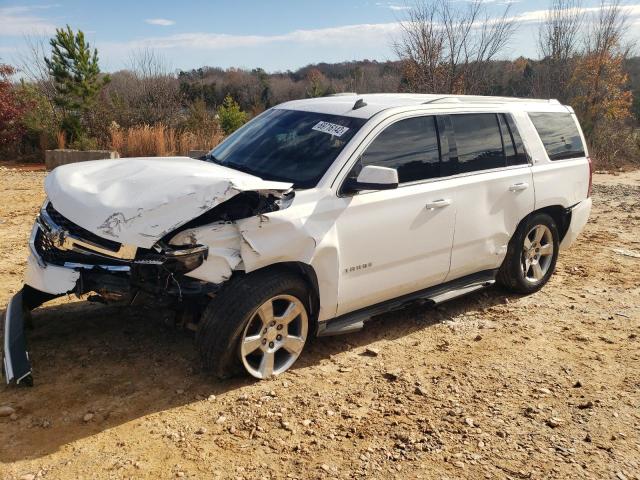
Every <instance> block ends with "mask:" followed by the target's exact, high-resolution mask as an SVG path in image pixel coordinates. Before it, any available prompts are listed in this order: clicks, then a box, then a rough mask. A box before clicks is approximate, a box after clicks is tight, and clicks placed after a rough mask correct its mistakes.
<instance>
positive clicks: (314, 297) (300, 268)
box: [244, 262, 320, 324]
mask: <svg viewBox="0 0 640 480" xmlns="http://www.w3.org/2000/svg"><path fill="white" fill-rule="evenodd" d="M269 270H276V271H277V270H281V271H288V272H292V273H295V274H296V275H299V276H300V277H301V278H302V279H303V280H304V282H305V283H306V284H307V287H308V289H309V306H310V308H311V312H309V313H310V314H311V319H312V321H313V323H314V324H315V323H317V319H318V312H319V310H320V287H319V284H318V275H317V274H316V271H315V269H314V268H313V266H311V265H309V264H308V263H304V262H279V263H273V264H271V265H267V266H265V267H262V268H259V269H257V270H253V271H251V272H249V273H244V275H252V274H253V273H256V272H265V271H269Z"/></svg>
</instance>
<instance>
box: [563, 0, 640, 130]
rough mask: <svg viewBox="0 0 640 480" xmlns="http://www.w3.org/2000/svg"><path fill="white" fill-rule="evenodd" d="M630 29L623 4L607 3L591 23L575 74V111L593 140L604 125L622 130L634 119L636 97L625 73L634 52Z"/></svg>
mask: <svg viewBox="0 0 640 480" xmlns="http://www.w3.org/2000/svg"><path fill="white" fill-rule="evenodd" d="M627 28H628V15H626V10H625V9H624V7H623V6H621V2H620V0H613V1H612V2H611V3H605V2H604V0H603V1H602V3H601V4H600V8H599V9H598V10H597V11H596V12H595V13H594V14H593V15H592V17H591V18H590V19H589V22H588V28H587V33H586V37H585V50H584V54H583V55H582V57H581V58H580V62H579V63H578V65H577V67H576V70H575V72H574V85H575V89H576V96H575V99H574V105H575V107H574V108H575V109H576V111H577V113H578V115H579V116H580V119H581V120H582V124H583V126H584V129H585V131H586V132H587V134H593V138H597V137H598V136H599V135H600V134H601V133H602V132H600V131H599V130H600V128H599V127H600V126H601V125H606V124H610V123H612V122H618V129H619V127H620V126H621V125H622V124H623V122H624V120H625V119H627V118H628V117H629V116H630V115H631V102H632V95H631V92H630V91H629V90H628V75H627V72H626V71H625V69H624V61H625V60H626V58H627V55H628V54H629V51H630V49H631V45H629V44H625V43H624V41H625V34H626V32H627ZM600 136H601V135H600Z"/></svg>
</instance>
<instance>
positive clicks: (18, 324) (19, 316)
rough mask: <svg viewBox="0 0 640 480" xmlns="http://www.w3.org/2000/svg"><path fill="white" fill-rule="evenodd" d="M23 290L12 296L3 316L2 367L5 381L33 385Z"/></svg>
mask: <svg viewBox="0 0 640 480" xmlns="http://www.w3.org/2000/svg"><path fill="white" fill-rule="evenodd" d="M22 298H23V292H22V291H20V292H18V293H17V294H16V295H14V296H13V298H12V299H11V301H10V302H9V305H7V311H6V313H5V318H4V341H3V352H4V354H3V358H2V362H3V367H4V376H5V378H6V380H7V383H12V382H15V383H16V384H24V385H29V386H31V385H33V377H32V376H31V361H30V360H29V354H28V353H27V348H26V343H25V339H24V305H23V301H22Z"/></svg>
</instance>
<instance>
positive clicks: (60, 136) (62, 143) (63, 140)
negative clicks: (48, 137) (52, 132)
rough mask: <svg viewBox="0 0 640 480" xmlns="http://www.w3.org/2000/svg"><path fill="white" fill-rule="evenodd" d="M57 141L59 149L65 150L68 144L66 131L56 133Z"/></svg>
mask: <svg viewBox="0 0 640 480" xmlns="http://www.w3.org/2000/svg"><path fill="white" fill-rule="evenodd" d="M56 142H57V143H58V149H60V150H64V149H65V147H66V146H67V137H66V135H65V134H64V132H62V131H61V132H58V133H57V134H56Z"/></svg>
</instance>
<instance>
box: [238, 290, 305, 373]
mask: <svg viewBox="0 0 640 480" xmlns="http://www.w3.org/2000/svg"><path fill="white" fill-rule="evenodd" d="M308 330H309V317H308V315H307V309H306V308H305V306H304V304H303V303H302V302H301V301H300V300H299V299H298V298H296V297H294V296H292V295H277V296H275V297H272V298H270V299H269V300H267V301H266V302H264V303H263V304H262V305H260V306H259V307H258V308H257V309H256V310H255V312H254V313H253V315H252V316H251V319H250V320H249V322H248V323H247V326H246V327H245V329H244V332H243V334H242V338H241V340H240V356H241V357H242V363H243V365H244V367H245V369H246V370H247V372H249V373H250V374H251V375H252V376H254V377H256V378H260V379H263V378H269V377H271V376H273V375H279V374H281V373H283V372H285V371H286V370H288V369H289V367H291V365H293V364H294V362H295V361H296V360H297V359H298V357H299V356H300V353H301V352H302V349H303V348H304V345H305V343H306V340H307V332H308Z"/></svg>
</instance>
